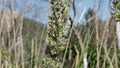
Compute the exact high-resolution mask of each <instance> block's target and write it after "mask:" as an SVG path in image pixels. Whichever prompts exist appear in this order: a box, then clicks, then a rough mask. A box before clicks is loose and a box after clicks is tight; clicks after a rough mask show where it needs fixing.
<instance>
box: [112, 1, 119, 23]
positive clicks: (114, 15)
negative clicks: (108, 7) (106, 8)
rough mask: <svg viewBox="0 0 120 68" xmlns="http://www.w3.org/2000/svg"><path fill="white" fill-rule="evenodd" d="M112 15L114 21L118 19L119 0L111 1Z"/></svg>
mask: <svg viewBox="0 0 120 68" xmlns="http://www.w3.org/2000/svg"><path fill="white" fill-rule="evenodd" d="M112 9H113V12H114V13H113V17H114V18H115V20H116V21H120V0H114V1H113V8H112Z"/></svg>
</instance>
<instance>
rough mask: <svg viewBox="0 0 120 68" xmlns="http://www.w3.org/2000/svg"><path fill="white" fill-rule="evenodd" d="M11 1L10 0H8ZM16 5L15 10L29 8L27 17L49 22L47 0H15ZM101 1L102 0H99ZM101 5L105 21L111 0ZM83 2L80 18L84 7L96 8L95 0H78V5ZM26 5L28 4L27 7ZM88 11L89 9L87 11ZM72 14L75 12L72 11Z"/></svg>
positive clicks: (19, 10)
mask: <svg viewBox="0 0 120 68" xmlns="http://www.w3.org/2000/svg"><path fill="white" fill-rule="evenodd" d="M3 1H4V0H0V7H1V6H4V5H3V4H2V3H3ZM8 1H10V0H8ZM13 1H14V3H15V4H14V6H16V8H15V10H16V11H17V12H18V13H19V12H21V11H22V10H24V9H25V10H27V11H28V12H27V13H26V14H25V16H26V17H28V18H31V19H35V20H36V21H40V22H42V23H47V22H48V7H49V5H48V4H49V3H48V1H47V0H13ZM98 1H100V0H98ZM101 2H102V3H101V5H100V6H101V7H100V10H99V18H100V19H102V20H103V21H104V20H106V18H107V17H108V10H109V0H102V1H101ZM79 3H81V6H80V7H76V8H77V15H78V18H79V17H80V16H81V13H82V11H83V10H84V8H86V9H89V8H92V9H93V8H94V0H76V6H78V5H79ZM25 6H27V7H26V8H25ZM86 12H87V11H86ZM71 14H73V13H72V12H71ZM84 21H85V20H84V18H83V19H82V22H84Z"/></svg>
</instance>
